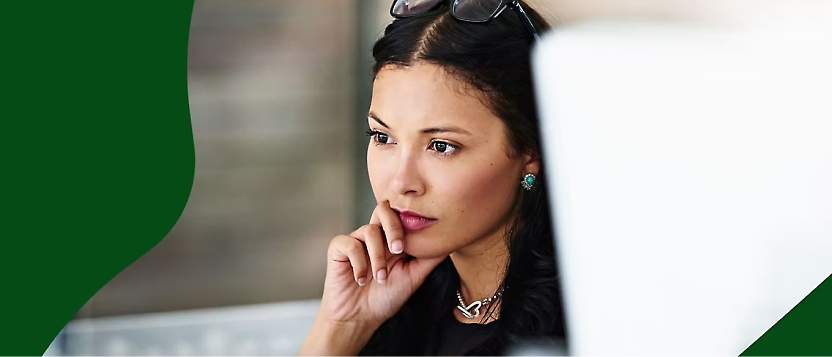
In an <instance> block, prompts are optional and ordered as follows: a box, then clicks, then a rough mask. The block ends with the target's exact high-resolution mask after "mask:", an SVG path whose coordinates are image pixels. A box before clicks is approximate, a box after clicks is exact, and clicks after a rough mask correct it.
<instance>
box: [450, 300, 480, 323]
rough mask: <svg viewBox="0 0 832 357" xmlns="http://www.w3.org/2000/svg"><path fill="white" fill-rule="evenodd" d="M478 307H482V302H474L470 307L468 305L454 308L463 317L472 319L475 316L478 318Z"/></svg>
mask: <svg viewBox="0 0 832 357" xmlns="http://www.w3.org/2000/svg"><path fill="white" fill-rule="evenodd" d="M480 307H482V301H474V302H473V303H471V305H468V307H462V306H459V305H457V307H456V308H457V309H459V311H462V314H463V315H465V317H467V318H469V319H473V318H475V317H477V316H480ZM471 308H473V309H474V313H473V314H471Z"/></svg>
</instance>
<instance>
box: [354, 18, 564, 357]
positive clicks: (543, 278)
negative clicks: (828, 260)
mask: <svg viewBox="0 0 832 357" xmlns="http://www.w3.org/2000/svg"><path fill="white" fill-rule="evenodd" d="M522 4H523V7H524V9H525V10H526V12H527V13H528V15H529V17H530V18H531V19H532V22H533V24H534V25H535V27H536V28H537V29H538V31H540V32H544V31H545V30H547V29H549V28H550V25H549V24H548V23H547V22H546V21H545V20H544V19H543V18H542V17H541V16H540V15H539V14H538V13H537V12H536V11H534V10H533V9H531V8H530V7H529V6H528V5H527V4H525V3H522ZM532 44H533V38H532V36H531V34H530V33H529V32H528V30H527V29H526V28H525V27H524V25H523V23H522V22H521V20H520V17H519V16H517V14H515V13H513V11H512V9H506V10H505V11H504V12H503V13H502V14H501V15H500V16H498V17H497V18H495V19H493V20H491V21H489V22H486V23H467V22H462V21H458V20H456V19H454V18H453V17H452V16H451V14H450V12H449V11H448V7H447V6H442V7H440V8H438V9H437V10H434V11H432V12H430V13H427V14H424V15H421V16H416V17H411V18H406V19H397V20H395V21H393V22H392V23H391V24H390V25H388V26H387V28H386V29H385V32H384V36H382V37H381V38H380V39H379V40H378V41H377V42H376V44H375V46H374V47H373V56H374V58H375V65H374V68H373V71H374V74H375V75H378V73H379V71H380V70H382V69H383V68H387V67H389V66H410V65H413V64H415V63H420V62H421V63H430V64H434V65H438V66H440V67H442V68H443V70H444V71H445V72H446V73H448V74H450V75H452V76H454V77H455V78H458V79H460V81H461V83H464V84H467V85H468V86H470V87H471V89H473V91H472V92H471V93H472V94H474V95H476V96H477V97H478V98H480V99H481V100H482V102H483V103H484V104H485V105H486V106H487V107H488V108H490V109H491V110H492V111H493V112H494V114H495V115H496V116H497V117H499V118H500V119H502V120H503V122H504V123H505V127H506V128H507V137H508V140H509V143H510V145H511V149H512V151H513V152H514V153H526V154H531V155H533V156H534V157H537V158H541V157H542V152H541V143H540V133H539V127H538V120H537V107H536V103H535V96H534V93H533V89H534V85H533V83H532V76H531V63H530V56H531V46H532ZM466 87H467V86H466ZM520 179H521V178H519V177H518V189H519V187H520V185H519V180H520ZM535 181H536V182H535V187H534V188H533V189H532V190H531V191H522V190H521V191H522V192H523V193H521V194H520V196H519V201H520V202H519V204H518V213H517V216H516V218H515V220H514V222H513V223H512V229H511V233H510V234H507V237H506V244H507V245H508V248H509V263H508V266H507V267H506V271H505V279H504V281H503V283H502V285H503V286H504V287H508V288H507V289H506V290H505V292H504V293H503V296H502V301H501V303H500V309H501V310H500V313H499V316H500V317H499V319H498V320H497V321H496V322H494V323H495V324H497V328H496V331H495V332H494V333H493V335H491V336H482V338H481V339H479V340H478V341H475V342H474V343H473V345H467V346H463V345H461V346H460V347H461V348H462V349H463V350H460V351H458V353H456V354H459V355H464V354H486V355H497V354H503V353H505V352H506V348H507V347H511V346H512V345H513V344H516V343H521V342H524V341H525V340H527V339H540V338H551V339H555V340H559V339H562V338H563V337H564V335H565V331H564V326H563V316H562V308H561V301H560V288H559V280H558V271H557V266H556V264H555V252H554V247H553V236H552V235H553V231H552V224H551V216H550V210H549V201H548V191H547V187H546V180H545V172H544V170H543V165H542V159H541V170H540V171H539V172H538V175H537V179H536V180H535ZM458 287H459V276H458V275H457V273H456V270H455V268H454V267H453V263H452V262H451V260H450V258H448V259H446V260H445V261H444V262H443V263H441V264H440V265H439V266H438V267H437V268H436V269H434V271H433V272H432V273H431V274H430V275H429V276H428V277H427V279H426V281H425V283H424V284H422V286H421V287H420V288H419V289H418V290H417V291H416V293H414V295H413V296H412V297H411V298H410V299H409V300H408V302H407V303H406V304H405V305H404V306H403V307H402V309H401V310H400V311H398V312H397V313H396V314H395V315H394V316H393V317H392V318H390V319H389V320H387V321H386V322H385V323H384V324H383V325H382V326H381V327H380V328H379V329H378V330H377V331H376V332H375V334H374V335H373V338H372V339H371V340H370V342H369V343H368V344H367V345H366V346H365V347H364V349H363V350H362V351H361V353H360V354H362V355H414V354H422V353H424V354H433V353H436V351H435V350H434V348H435V344H436V342H437V337H438V336H436V331H437V329H436V326H438V325H440V324H441V323H442V322H443V321H447V320H444V319H447V317H448V315H449V314H450V312H451V311H453V310H454V308H455V305H456V289H457V288H458ZM489 313H491V311H487V312H486V313H485V314H484V315H485V316H488V315H489Z"/></svg>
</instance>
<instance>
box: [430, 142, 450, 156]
mask: <svg viewBox="0 0 832 357" xmlns="http://www.w3.org/2000/svg"><path fill="white" fill-rule="evenodd" d="M431 147H432V148H433V150H436V152H438V153H441V154H450V153H451V152H453V151H454V150H456V146H453V145H451V144H448V143H446V142H444V141H434V142H433V143H432V144H431Z"/></svg>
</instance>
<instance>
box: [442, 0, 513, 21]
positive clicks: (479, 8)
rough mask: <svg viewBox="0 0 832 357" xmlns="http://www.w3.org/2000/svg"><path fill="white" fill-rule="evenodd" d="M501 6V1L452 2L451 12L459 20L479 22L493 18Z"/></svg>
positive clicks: (462, 0) (464, 0)
mask: <svg viewBox="0 0 832 357" xmlns="http://www.w3.org/2000/svg"><path fill="white" fill-rule="evenodd" d="M502 4H503V1H502V0H454V3H453V7H452V8H451V11H452V12H453V14H454V16H456V18H458V19H460V20H463V21H475V22H480V21H485V20H488V19H490V18H491V16H494V14H496V13H497V11H498V10H500V6H501V5H502Z"/></svg>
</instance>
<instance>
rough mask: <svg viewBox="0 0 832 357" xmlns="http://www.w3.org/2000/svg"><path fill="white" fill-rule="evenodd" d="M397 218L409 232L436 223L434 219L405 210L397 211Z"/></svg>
mask: <svg viewBox="0 0 832 357" xmlns="http://www.w3.org/2000/svg"><path fill="white" fill-rule="evenodd" d="M399 219H400V220H401V221H402V226H403V227H404V229H405V230H407V231H411V232H415V231H420V230H423V229H425V228H428V227H430V226H432V225H433V224H434V223H436V220H435V219H432V218H427V217H425V216H422V215H420V214H418V213H416V212H413V211H407V210H403V211H399Z"/></svg>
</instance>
